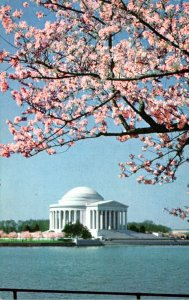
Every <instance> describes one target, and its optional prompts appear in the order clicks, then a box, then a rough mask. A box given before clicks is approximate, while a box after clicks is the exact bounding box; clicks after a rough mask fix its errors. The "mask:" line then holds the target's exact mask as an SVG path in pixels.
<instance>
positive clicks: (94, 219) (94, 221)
mask: <svg viewBox="0 0 189 300" xmlns="http://www.w3.org/2000/svg"><path fill="white" fill-rule="evenodd" d="M92 214H93V229H95V228H96V226H95V225H96V215H95V210H94V209H93V212H92Z"/></svg>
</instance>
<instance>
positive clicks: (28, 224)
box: [0, 219, 171, 233]
mask: <svg viewBox="0 0 189 300" xmlns="http://www.w3.org/2000/svg"><path fill="white" fill-rule="evenodd" d="M67 226H68V225H67ZM72 226H73V224H72ZM68 227H69V228H67V227H66V231H67V230H68V233H69V229H70V226H68ZM127 228H128V229H129V230H132V231H136V232H143V233H144V232H163V233H166V232H169V231H170V230H171V228H169V227H167V226H164V225H160V224H155V223H154V222H153V221H150V220H146V221H143V222H141V223H137V222H130V223H128V226H127ZM48 229H49V220H48V219H47V220H46V219H45V220H43V219H39V220H33V219H30V220H24V221H22V220H19V221H15V220H3V221H0V230H3V231H4V232H6V233H10V232H12V231H15V232H21V231H29V232H35V231H47V230H48Z"/></svg>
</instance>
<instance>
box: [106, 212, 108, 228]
mask: <svg viewBox="0 0 189 300" xmlns="http://www.w3.org/2000/svg"><path fill="white" fill-rule="evenodd" d="M107 219H108V214H107V210H105V229H108V226H107V224H108V222H107Z"/></svg>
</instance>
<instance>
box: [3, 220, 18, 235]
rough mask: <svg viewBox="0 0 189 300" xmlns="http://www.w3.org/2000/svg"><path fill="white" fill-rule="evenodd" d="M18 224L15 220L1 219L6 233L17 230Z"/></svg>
mask: <svg viewBox="0 0 189 300" xmlns="http://www.w3.org/2000/svg"><path fill="white" fill-rule="evenodd" d="M16 227H17V224H16V222H15V221H14V220H3V221H0V229H1V230H3V231H4V232H6V233H10V232H12V231H16Z"/></svg>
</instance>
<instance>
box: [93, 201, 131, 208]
mask: <svg viewBox="0 0 189 300" xmlns="http://www.w3.org/2000/svg"><path fill="white" fill-rule="evenodd" d="M89 206H98V207H99V208H115V209H117V208H120V209H127V208H128V206H127V205H124V204H122V203H120V202H118V201H114V200H107V201H99V202H95V203H93V204H90V205H88V207H89Z"/></svg>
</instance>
